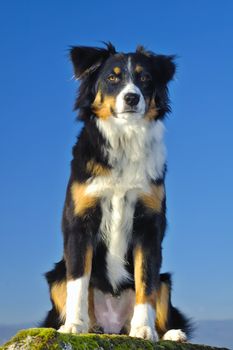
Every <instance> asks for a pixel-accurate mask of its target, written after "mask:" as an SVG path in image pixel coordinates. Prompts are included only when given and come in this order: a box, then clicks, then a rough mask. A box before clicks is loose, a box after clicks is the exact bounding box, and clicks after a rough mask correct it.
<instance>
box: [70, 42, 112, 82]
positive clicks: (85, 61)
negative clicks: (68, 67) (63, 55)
mask: <svg viewBox="0 0 233 350" xmlns="http://www.w3.org/2000/svg"><path fill="white" fill-rule="evenodd" d="M106 46H107V47H106V49H103V48H98V47H89V46H73V47H72V48H71V50H70V57H71V60H72V62H73V66H74V72H75V76H76V78H78V79H81V78H82V77H83V76H85V75H87V74H88V73H91V72H93V71H95V70H96V69H97V68H98V67H99V66H100V65H101V63H102V62H103V61H105V60H106V59H107V58H108V57H109V56H110V55H113V54H115V53H116V50H115V48H114V46H113V45H112V44H111V43H107V44H106Z"/></svg>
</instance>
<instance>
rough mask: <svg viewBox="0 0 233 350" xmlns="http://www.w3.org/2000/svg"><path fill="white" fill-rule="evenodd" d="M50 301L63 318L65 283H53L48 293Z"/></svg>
mask: <svg viewBox="0 0 233 350" xmlns="http://www.w3.org/2000/svg"><path fill="white" fill-rule="evenodd" d="M50 295H51V299H52V301H53V302H54V304H55V307H56V309H57V310H58V311H59V313H60V315H64V316H65V307H66V295H67V293H66V281H65V280H64V281H61V282H57V283H53V285H52V287H51V291H50Z"/></svg>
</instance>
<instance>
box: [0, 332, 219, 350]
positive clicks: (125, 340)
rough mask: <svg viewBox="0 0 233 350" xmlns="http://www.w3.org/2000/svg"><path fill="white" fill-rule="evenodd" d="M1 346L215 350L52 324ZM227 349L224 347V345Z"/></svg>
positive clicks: (5, 349) (20, 349) (8, 349)
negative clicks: (74, 332)
mask: <svg viewBox="0 0 233 350" xmlns="http://www.w3.org/2000/svg"><path fill="white" fill-rule="evenodd" d="M0 349H1V350H28V349H31V350H128V349H139V350H214V349H222V350H223V349H224V348H214V347H209V346H204V345H194V344H188V343H176V342H171V341H160V342H158V343H156V344H154V343H152V342H150V341H147V340H142V339H138V338H131V337H128V336H123V335H122V336H120V335H119V336H118V335H96V334H85V335H71V334H61V333H58V332H57V331H55V330H54V329H52V328H32V329H27V330H22V331H20V332H19V333H17V334H16V335H15V336H14V337H13V338H12V339H11V340H10V341H9V342H7V343H6V344H5V345H3V346H2V347H0ZM225 350H226V349H225Z"/></svg>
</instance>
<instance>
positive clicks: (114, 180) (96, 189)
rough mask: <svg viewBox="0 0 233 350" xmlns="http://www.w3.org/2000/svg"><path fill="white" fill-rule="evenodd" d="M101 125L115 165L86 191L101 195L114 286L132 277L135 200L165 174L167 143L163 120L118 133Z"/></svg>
mask: <svg viewBox="0 0 233 350" xmlns="http://www.w3.org/2000/svg"><path fill="white" fill-rule="evenodd" d="M107 123H108V121H107V122H106V121H105V122H104V124H103V125H101V128H102V129H103V128H104V129H103V130H102V132H103V133H104V134H105V137H106V138H107V137H108V140H109V143H110V147H108V148H107V149H106V150H104V151H105V152H106V155H107V157H108V160H109V163H110V165H111V166H112V170H111V173H110V175H107V176H99V177H96V178H94V179H92V180H91V181H90V183H89V185H88V188H87V193H89V194H92V195H96V196H98V197H100V198H101V209H102V220H101V225H100V232H101V235H102V237H103V238H104V240H105V242H106V244H107V247H108V253H107V256H106V263H107V273H108V278H109V281H110V283H111V284H112V287H113V288H114V289H117V286H118V284H119V283H120V282H122V281H123V280H126V279H129V278H130V276H129V275H128V273H127V271H126V269H125V256H126V254H127V248H128V243H129V241H130V239H131V233H132V226H133V215H134V208H135V203H136V201H137V198H138V195H139V194H140V193H141V192H144V193H145V192H149V190H150V183H151V179H157V178H159V177H161V176H162V175H163V171H164V163H165V147H164V144H163V137H162V136H163V131H164V127H163V124H162V123H161V122H156V123H154V124H152V123H150V125H149V126H148V124H145V122H144V121H142V122H141V123H140V124H139V123H138V124H137V125H131V126H127V127H126V128H124V129H122V130H121V132H119V130H118V133H116V130H115V132H113V131H114V130H113V129H112V127H111V128H110V126H109V125H108V124H107Z"/></svg>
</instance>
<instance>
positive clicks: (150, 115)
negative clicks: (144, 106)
mask: <svg viewBox="0 0 233 350" xmlns="http://www.w3.org/2000/svg"><path fill="white" fill-rule="evenodd" d="M148 103H149V106H148V110H147V112H146V114H145V119H146V120H149V121H152V120H155V119H156V117H157V116H158V110H157V107H156V103H155V100H154V98H152V100H151V101H150V102H149V101H148Z"/></svg>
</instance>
